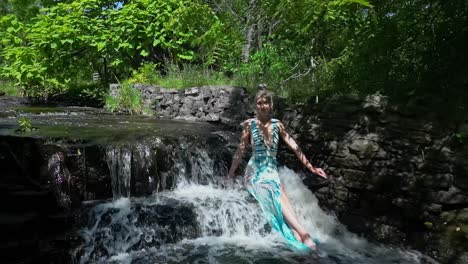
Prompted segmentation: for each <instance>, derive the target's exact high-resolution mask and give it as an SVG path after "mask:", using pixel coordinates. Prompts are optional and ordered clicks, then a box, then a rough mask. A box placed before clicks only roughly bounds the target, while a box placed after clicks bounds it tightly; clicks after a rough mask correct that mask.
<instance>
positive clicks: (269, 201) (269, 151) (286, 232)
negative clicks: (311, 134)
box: [227, 90, 327, 250]
mask: <svg viewBox="0 0 468 264" xmlns="http://www.w3.org/2000/svg"><path fill="white" fill-rule="evenodd" d="M255 102H256V113H257V116H256V118H252V119H248V120H246V121H244V123H243V131H242V136H241V141H240V144H239V147H238V149H237V151H236V153H235V154H234V158H233V161H232V165H231V168H230V169H229V173H228V176H227V178H228V179H230V178H233V177H234V173H235V171H236V169H237V167H238V166H239V164H240V161H241V159H242V156H243V155H244V151H245V147H246V146H247V145H248V143H249V141H250V143H251V144H252V158H251V159H250V161H249V163H248V164H247V168H246V172H245V177H246V179H245V180H246V182H247V189H248V191H249V192H250V193H251V194H252V195H253V196H254V197H255V198H256V199H257V201H258V202H259V204H260V207H261V208H262V210H263V212H264V214H265V216H266V217H267V218H268V220H269V221H270V224H271V225H272V227H273V229H275V230H277V231H278V232H280V233H281V234H282V235H283V236H284V237H285V238H286V239H287V241H288V243H289V244H290V245H291V246H292V247H293V248H295V249H299V250H302V249H309V248H310V249H316V244H315V243H314V241H313V240H312V239H311V237H310V235H309V233H307V231H306V230H305V228H304V227H303V226H302V225H301V224H300V223H299V221H298V220H297V217H296V215H295V213H294V210H293V209H292V206H291V203H290V202H289V199H288V197H287V196H286V192H285V191H284V188H283V187H282V186H281V183H280V178H279V174H278V169H277V161H276V154H277V152H278V141H279V137H280V136H281V138H282V139H283V140H284V142H285V143H286V144H287V145H288V146H289V147H290V148H291V149H292V150H293V151H294V153H295V154H296V156H297V157H298V158H299V160H300V161H301V162H302V163H303V164H304V165H305V166H306V168H307V169H309V170H310V171H311V172H312V173H314V174H316V175H318V176H320V177H323V178H327V175H326V174H325V172H324V171H323V170H322V169H320V168H316V167H314V166H312V164H310V162H309V161H308V160H307V158H306V157H305V155H304V153H302V151H301V149H300V148H299V146H298V145H297V144H296V142H295V141H294V139H292V138H291V137H290V136H289V134H288V133H287V132H286V130H285V128H284V125H283V124H282V123H281V122H280V121H279V120H277V119H273V118H272V117H271V112H272V110H273V100H272V94H271V93H270V92H267V91H266V90H260V91H259V92H257V95H256V96H255Z"/></svg>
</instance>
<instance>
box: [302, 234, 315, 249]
mask: <svg viewBox="0 0 468 264" xmlns="http://www.w3.org/2000/svg"><path fill="white" fill-rule="evenodd" d="M301 238H302V243H304V244H305V245H306V246H308V247H309V248H310V249H312V250H317V244H315V242H314V241H313V240H312V238H311V237H310V235H309V234H304V235H302V237H301Z"/></svg>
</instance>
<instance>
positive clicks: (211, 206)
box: [76, 168, 430, 263]
mask: <svg viewBox="0 0 468 264" xmlns="http://www.w3.org/2000/svg"><path fill="white" fill-rule="evenodd" d="M280 172H281V175H282V181H283V183H284V184H285V187H286V190H287V192H288V193H289V195H290V199H291V200H292V203H293V205H294V206H295V207H296V212H297V214H298V217H299V218H300V220H301V222H302V223H304V225H305V227H306V228H307V229H308V230H309V231H310V232H311V234H313V236H314V237H316V238H318V239H319V240H320V241H321V244H320V247H319V248H320V250H319V251H318V252H313V253H308V254H305V253H297V252H293V251H291V250H290V249H289V248H288V247H287V246H286V244H285V243H284V241H283V240H282V238H281V237H280V236H278V235H277V234H276V233H272V232H271V228H270V227H269V225H268V223H267V221H266V220H265V218H263V215H262V212H261V209H260V208H259V206H258V205H257V203H256V201H255V200H254V199H253V198H252V197H251V196H250V195H249V194H248V193H247V191H246V190H245V189H243V188H242V184H240V183H238V184H237V185H236V186H234V187H231V188H227V189H224V188H222V187H220V186H219V185H216V184H206V185H201V184H198V183H190V182H187V181H185V180H184V181H180V182H179V183H178V184H177V187H176V188H175V189H174V190H172V191H164V192H161V193H159V194H154V195H152V196H150V197H145V198H118V199H116V200H113V201H108V202H103V203H99V204H97V205H95V204H93V205H92V206H91V205H88V207H89V211H88V217H87V219H86V220H87V223H86V226H85V227H84V228H83V229H82V230H81V236H82V237H83V239H84V243H83V245H82V247H81V248H79V249H77V251H76V256H77V259H78V260H79V263H90V262H93V263H94V262H97V263H109V262H110V263H430V261H429V260H428V259H426V258H424V257H423V256H421V255H420V254H419V253H417V252H414V251H407V250H406V251H405V250H401V249H393V248H388V247H386V246H381V245H374V244H371V243H369V242H367V241H365V240H364V239H362V238H359V237H357V236H356V235H354V234H352V233H350V232H348V231H346V229H345V228H344V227H343V226H341V225H340V224H339V223H338V222H337V221H336V219H335V218H334V217H333V216H331V215H329V214H326V213H325V212H323V211H322V210H321V209H320V207H319V206H318V204H317V200H316V198H315V197H314V195H313V194H312V193H311V192H310V191H309V190H308V189H307V188H306V187H305V186H304V185H303V184H302V181H301V179H300V177H299V176H298V175H297V174H295V173H294V172H293V171H291V170H289V169H287V168H282V169H281V170H280Z"/></svg>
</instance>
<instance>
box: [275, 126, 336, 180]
mask: <svg viewBox="0 0 468 264" xmlns="http://www.w3.org/2000/svg"><path fill="white" fill-rule="evenodd" d="M278 128H279V132H280V135H281V138H282V139H283V140H284V142H286V144H287V145H288V146H289V148H290V149H291V150H292V151H293V152H294V154H296V156H297V158H298V159H299V160H300V161H301V162H302V164H304V166H305V167H306V168H307V169H308V170H310V171H311V172H312V173H314V174H316V175H318V176H320V177H323V178H325V179H326V178H327V174H326V173H325V172H324V171H323V170H322V169H321V168H317V167H314V166H312V164H311V163H310V162H309V160H307V158H306V156H305V155H304V153H303V152H302V150H301V148H300V147H299V145H297V143H296V141H295V140H294V139H293V138H292V137H291V136H290V135H289V134H288V132H286V129H285V128H284V125H283V123H281V122H279V121H278Z"/></svg>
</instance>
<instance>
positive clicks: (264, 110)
mask: <svg viewBox="0 0 468 264" xmlns="http://www.w3.org/2000/svg"><path fill="white" fill-rule="evenodd" d="M270 111H271V103H270V102H269V101H268V99H267V98H266V97H264V96H263V97H260V98H258V99H257V113H259V114H268V113H270Z"/></svg>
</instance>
